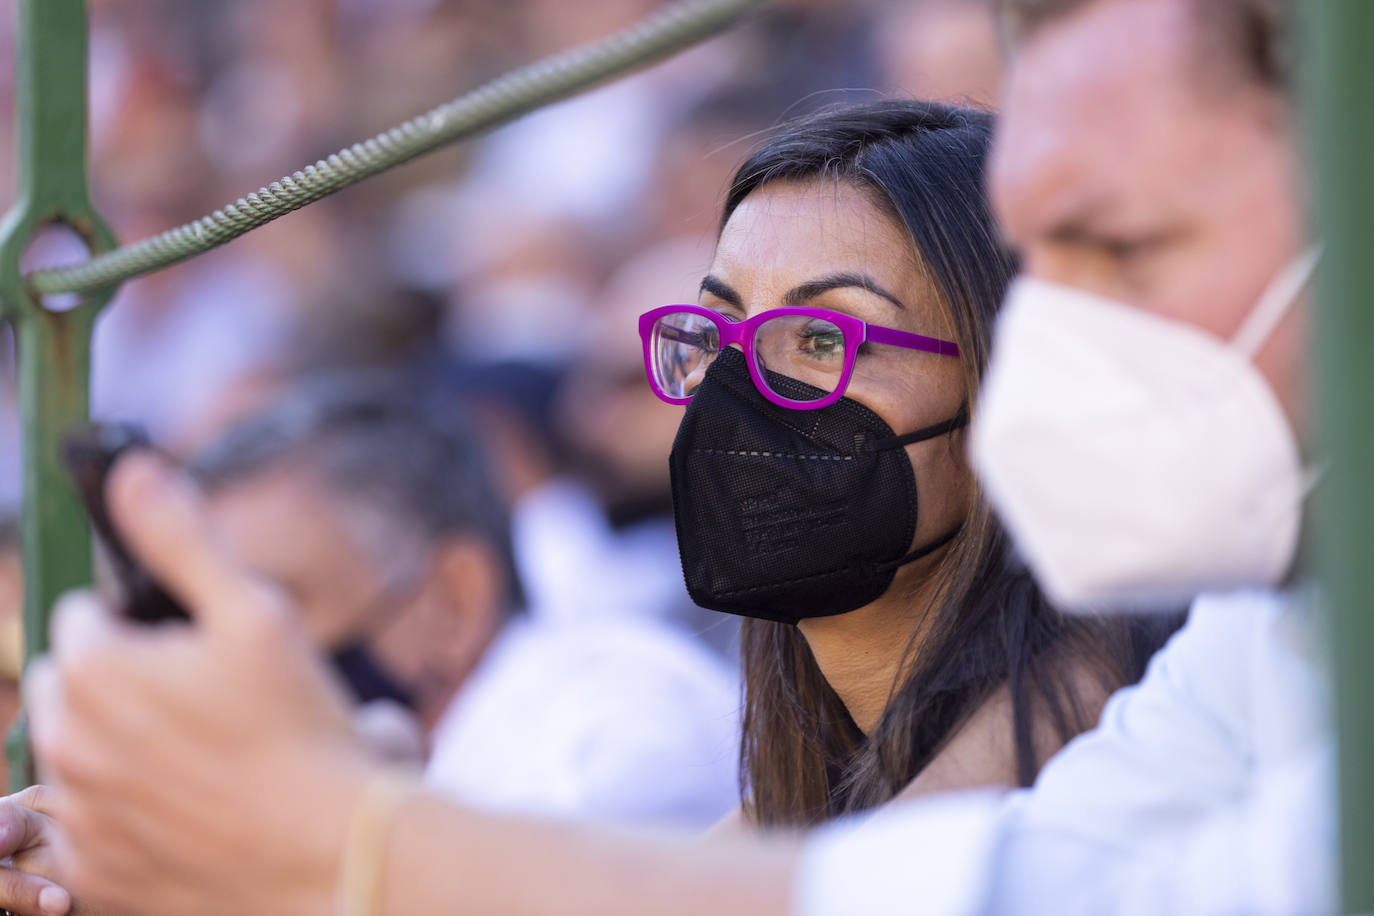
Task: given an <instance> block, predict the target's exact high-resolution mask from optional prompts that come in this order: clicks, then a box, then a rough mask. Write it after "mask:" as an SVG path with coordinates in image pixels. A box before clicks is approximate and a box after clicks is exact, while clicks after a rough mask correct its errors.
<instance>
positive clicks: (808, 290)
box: [782, 273, 906, 311]
mask: <svg viewBox="0 0 1374 916" xmlns="http://www.w3.org/2000/svg"><path fill="white" fill-rule="evenodd" d="M847 287H856V288H858V289H862V290H866V291H868V292H870V293H872V294H873V295H875V296H881V297H882V298H884V299H886V300H887V301H888V302H891V303H892V304H893V305H895V306H897V308H899V309H902V310H903V311H905V310H906V305H905V304H904V303H903V302H902V300H900V299H898V298H897V297H896V296H894V295H893V294H892V293H890V292H888V291H887V290H885V289H883V288H882V287H881V286H879V285H878V282H877V281H876V280H874V279H873V278H872V277H870V276H868V275H867V274H856V273H838V274H830V275H829V276H825V277H821V278H819V279H816V280H812V281H810V282H809V283H803V284H801V285H800V286H794V287H792V288H791V289H789V290H788V291H787V293H786V294H785V295H784V296H783V297H782V303H783V305H789V306H798V305H805V304H806V303H807V302H808V301H810V300H811V299H814V298H816V297H817V296H819V295H820V294H821V293H825V292H829V291H830V290H832V289H845V288H847Z"/></svg>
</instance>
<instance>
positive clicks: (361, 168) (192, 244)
mask: <svg viewBox="0 0 1374 916" xmlns="http://www.w3.org/2000/svg"><path fill="white" fill-rule="evenodd" d="M763 2H764V0H684V2H681V3H678V4H676V5H674V6H672V7H670V8H669V9H666V10H664V11H662V12H660V13H658V14H655V15H653V16H650V17H648V18H646V19H644V20H643V21H641V22H639V23H637V24H635V25H633V26H631V27H629V28H627V29H625V30H624V31H622V32H619V33H617V34H615V35H612V36H610V37H608V38H605V39H602V40H600V41H596V42H592V43H591V44H588V45H584V46H582V47H580V48H575V49H573V50H571V51H566V52H563V53H561V54H557V55H554V56H553V57H549V58H545V59H544V60H542V61H539V62H536V63H534V64H530V65H529V66H526V67H522V68H520V69H518V70H515V71H512V72H511V73H508V74H506V75H504V76H501V77H498V78H497V79H495V80H493V81H492V82H490V83H487V84H486V85H484V86H482V87H481V88H479V89H476V90H474V91H472V92H470V93H468V94H466V95H464V96H461V97H460V98H457V99H455V100H453V101H451V102H448V103H446V104H444V105H440V106H439V107H438V108H435V109H433V110H432V111H429V112H428V113H426V114H422V115H420V116H419V117H416V118H412V119H411V120H409V121H407V122H405V123H404V124H402V125H400V126H398V127H393V128H392V129H391V130H388V131H385V132H383V133H380V134H378V135H377V136H375V137H373V138H372V139H370V140H364V141H362V142H360V143H355V144H353V145H352V146H350V147H348V148H347V149H343V150H340V151H339V152H337V153H335V154H334V155H332V156H329V157H328V158H326V159H322V160H320V161H319V162H316V163H315V164H314V165H308V166H306V167H305V168H303V169H301V170H300V171H298V172H294V173H292V174H291V175H288V176H286V177H285V178H282V179H280V180H278V181H274V182H272V183H271V184H270V185H268V186H267V187H265V188H259V189H258V190H257V191H254V192H252V193H250V194H247V195H245V196H244V197H241V198H239V199H238V200H236V201H235V202H234V203H232V204H229V205H227V206H225V207H223V208H221V209H219V210H216V211H215V212H214V213H211V214H210V215H208V216H204V217H201V218H200V219H198V220H195V221H194V222H190V223H186V224H185V225H183V226H178V227H177V228H175V229H169V230H168V231H166V232H163V233H162V234H160V235H156V236H153V237H152V238H148V239H144V240H143V241H141V242H136V243H134V244H132V245H128V246H125V247H123V248H118V249H116V250H114V251H111V252H108V253H106V254H102V255H98V256H96V257H94V258H91V259H90V260H89V261H86V262H85V263H82V264H75V265H72V266H69V267H52V268H46V269H43V270H37V271H34V272H32V273H30V274H27V275H26V276H25V277H24V281H25V283H26V284H27V285H28V287H29V288H30V289H31V290H32V291H33V292H34V293H36V294H38V295H40V296H43V295H53V294H57V293H85V292H91V291H94V290H100V289H105V288H107V287H111V286H115V285H117V284H119V283H122V282H123V281H125V280H128V279H130V278H132V277H137V276H140V275H142V274H146V273H151V272H153V271H155V270H160V269H161V268H164V267H167V266H169V265H172V264H175V263H177V262H179V261H184V260H186V259H187V258H190V257H193V256H195V255H198V254H201V253H203V252H206V251H209V250H210V249H212V248H216V247H218V246H220V245H223V244H224V243H225V242H228V241H231V240H232V239H236V238H238V237H239V236H241V235H243V234H244V233H246V232H248V231H250V230H252V229H256V228H257V227H258V226H262V225H264V224H266V223H270V222H271V221H272V220H275V219H277V218H278V217H280V216H284V215H286V214H287V213H290V212H292V211H293V210H299V209H300V208H302V207H304V206H306V205H307V204H311V203H314V202H315V201H317V200H319V199H321V198H323V197H327V196H328V195H330V194H333V193H334V192H335V191H338V190H340V189H341V188H345V187H348V186H349V185H352V184H356V183H357V182H359V181H362V180H363V179H364V178H369V177H371V176H373V175H376V174H378V173H380V172H384V171H386V170H387V169H390V168H393V167H395V166H397V165H400V164H402V163H404V162H408V161H410V160H411V159H414V158H416V157H417V156H422V155H424V154H425V153H428V152H432V151H433V150H436V149H438V148H439V147H442V146H445V145H447V144H450V143H453V142H455V141H457V140H461V139H463V138H465V137H470V136H472V135H474V134H477V133H480V132H482V131H485V130H489V129H490V128H492V127H496V126H498V125H500V124H504V123H506V122H507V121H511V120H513V119H514V118H517V117H519V116H520V115H522V114H525V113H527V112H530V111H533V110H534V109H536V108H540V107H542V106H544V105H547V104H549V103H551V102H555V101H558V100H560V99H564V98H567V97H569V96H571V95H575V94H577V93H578V92H581V91H583V90H585V89H588V88H590V87H592V86H595V85H596V84H598V83H601V82H603V81H604V80H606V79H609V78H610V77H612V76H617V75H620V74H623V73H626V72H628V71H631V70H635V69H638V68H641V67H644V66H646V65H648V64H651V63H655V62H657V61H659V60H662V59H663V58H666V57H669V56H671V55H672V54H674V53H676V52H678V51H681V50H683V49H684V48H688V47H690V46H692V45H694V44H697V43H699V42H701V41H703V40H704V39H706V38H709V37H710V36H712V35H714V34H716V33H717V32H720V31H722V30H724V29H725V28H727V27H728V26H730V25H732V24H733V23H735V22H736V21H737V20H739V19H740V18H741V17H743V16H744V15H745V14H747V13H749V12H750V11H752V10H753V9H754V8H756V7H759V6H761V5H762V4H763Z"/></svg>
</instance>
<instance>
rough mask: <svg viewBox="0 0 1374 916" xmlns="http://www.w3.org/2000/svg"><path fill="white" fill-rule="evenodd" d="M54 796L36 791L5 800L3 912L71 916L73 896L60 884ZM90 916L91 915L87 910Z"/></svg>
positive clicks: (0, 869) (1, 809) (0, 875)
mask: <svg viewBox="0 0 1374 916" xmlns="http://www.w3.org/2000/svg"><path fill="white" fill-rule="evenodd" d="M49 798H50V793H49V791H48V790H47V789H46V788H44V787H43V786H33V787H31V788H28V789H25V790H24V791H23V792H20V793H18V794H16V795H11V796H10V797H8V798H6V799H3V800H0V859H3V860H4V863H5V864H4V865H3V866H0V908H3V909H6V910H9V911H10V912H12V913H18V914H20V916H31V914H32V916H63V914H66V913H71V912H73V910H72V901H71V896H70V895H69V894H68V893H67V891H66V890H64V889H63V888H62V887H60V886H58V885H57V884H55V883H53V882H54V881H58V880H60V877H59V873H58V869H57V862H56V854H55V852H54V850H53V844H54V843H55V842H56V841H57V835H56V831H55V830H54V825H53V821H52V818H51V817H50V816H49V814H48V807H47V803H48V801H49ZM76 912H84V913H86V914H88V916H90V914H91V911H90V910H81V911H76Z"/></svg>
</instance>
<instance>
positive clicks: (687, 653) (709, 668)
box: [425, 617, 740, 829]
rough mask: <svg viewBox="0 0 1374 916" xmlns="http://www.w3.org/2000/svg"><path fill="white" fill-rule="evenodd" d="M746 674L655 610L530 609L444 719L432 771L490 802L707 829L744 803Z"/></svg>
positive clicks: (444, 788) (460, 794) (442, 787)
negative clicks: (572, 620) (541, 614)
mask: <svg viewBox="0 0 1374 916" xmlns="http://www.w3.org/2000/svg"><path fill="white" fill-rule="evenodd" d="M739 702H740V695H739V687H738V679H737V678H736V677H735V675H734V674H732V673H731V671H730V670H729V669H728V668H727V667H726V666H725V664H724V663H723V662H722V661H721V660H719V659H718V658H716V657H715V656H714V655H712V654H711V653H710V652H709V650H707V649H705V648H703V647H700V646H698V645H697V644H696V643H695V642H694V641H692V640H690V639H687V638H685V637H682V636H680V635H677V634H675V633H674V632H672V631H670V630H667V629H666V628H664V627H661V626H657V625H654V624H651V623H644V624H633V623H630V622H626V621H617V622H607V621H602V622H579V623H576V624H573V625H558V624H553V623H548V622H544V621H540V620H538V619H530V618H525V617H517V618H515V619H514V620H512V621H511V622H510V623H508V624H507V625H506V627H505V629H504V630H503V631H502V633H501V634H500V635H499V636H498V637H497V639H496V641H495V642H494V643H493V644H492V646H491V648H490V649H489V650H488V651H487V653H486V655H485V656H484V657H483V659H482V662H481V664H480V665H479V666H478V668H477V670H476V671H475V672H474V673H473V674H472V676H471V677H470V678H469V679H468V680H467V682H465V683H464V684H463V686H462V688H461V689H460V690H459V692H458V694H457V695H456V696H455V697H454V699H453V701H452V703H451V704H450V705H449V708H448V709H447V710H446V711H445V713H444V715H443V716H442V718H441V719H440V721H439V724H438V726H437V727H436V729H435V731H434V739H433V749H432V752H431V756H430V761H429V765H428V768H427V769H426V771H425V780H426V782H427V783H429V784H430V785H431V786H433V787H434V788H436V789H438V790H439V791H441V792H444V793H447V794H449V795H451V796H452V797H453V798H455V799H457V800H459V801H462V802H464V803H465V804H470V805H474V806H477V807H481V808H486V809H488V810H499V811H504V812H512V813H522V814H536V815H551V816H556V817H568V818H576V819H578V820H590V821H598V822H602V823H613V824H640V825H662V826H676V827H683V828H693V829H700V828H705V827H707V826H709V825H711V824H713V823H715V821H717V820H718V819H719V818H720V817H721V816H723V815H724V814H725V813H726V812H728V811H730V810H731V809H733V808H734V807H735V806H736V805H737V804H738V803H739V789H738V779H737V775H736V774H737V768H738V747H739V728H740V724H739Z"/></svg>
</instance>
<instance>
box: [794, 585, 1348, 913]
mask: <svg viewBox="0 0 1374 916" xmlns="http://www.w3.org/2000/svg"><path fill="white" fill-rule="evenodd" d="M1313 616H1314V614H1313V609H1312V608H1311V606H1310V603H1309V602H1307V601H1305V600H1303V599H1302V598H1300V597H1295V596H1292V595H1274V594H1270V593H1257V592H1246V593H1237V594H1231V595H1226V596H1204V597H1202V598H1199V599H1198V601H1197V602H1196V603H1195V604H1194V606H1193V611H1192V615H1191V617H1190V619H1189V621H1188V623H1187V625H1186V626H1185V627H1184V628H1183V629H1182V630H1181V631H1179V633H1178V634H1176V635H1175V637H1174V638H1173V640H1171V641H1170V642H1169V644H1168V645H1167V646H1166V647H1165V648H1164V649H1162V650H1161V651H1160V652H1159V654H1158V655H1156V657H1155V658H1154V660H1153V662H1152V663H1151V665H1150V668H1149V671H1148V673H1147V674H1146V676H1145V678H1144V679H1143V680H1142V681H1141V683H1140V684H1139V685H1138V686H1136V687H1133V688H1127V689H1125V690H1122V691H1120V692H1119V693H1117V694H1116V695H1115V696H1114V697H1113V698H1112V699H1111V701H1110V702H1109V703H1108V704H1107V706H1106V708H1105V709H1104V710H1103V714H1102V721H1101V723H1100V725H1099V726H1098V728H1097V729H1095V730H1094V731H1091V732H1088V733H1086V734H1084V735H1081V736H1080V737H1078V738H1077V739H1076V740H1074V741H1073V742H1071V743H1070V744H1069V745H1068V746H1067V747H1066V748H1065V749H1064V750H1063V751H1061V752H1060V753H1059V754H1058V755H1057V756H1056V757H1054V758H1053V759H1052V760H1051V761H1050V762H1049V763H1048V764H1047V765H1046V767H1045V769H1044V770H1043V771H1042V772H1041V775H1040V778H1039V779H1038V781H1037V782H1036V785H1035V786H1034V787H1033V788H1031V789H1026V790H1020V791H1017V792H1013V793H1009V794H1000V795H998V794H991V793H980V794H968V795H962V796H950V797H946V798H940V799H936V800H934V801H931V802H917V803H912V804H908V805H901V806H894V807H892V808H889V809H886V810H884V811H882V812H881V813H879V814H877V815H875V816H873V817H871V818H869V819H868V820H867V821H866V822H861V823H850V824H841V825H837V826H835V827H833V828H830V829H828V830H826V831H823V832H822V833H820V834H818V835H817V836H816V838H815V839H813V840H812V841H811V843H810V845H809V847H808V850H807V853H806V856H805V859H804V861H803V863H802V867H801V868H800V870H799V877H798V882H799V884H798V886H797V889H796V895H795V900H796V910H797V912H798V913H799V914H802V916H838V914H854V913H864V914H885V913H920V914H922V916H954V914H960V916H964V914H994V913H996V914H1003V913H1005V914H1013V913H1014V914H1046V916H1049V914H1053V916H1075V914H1084V916H1089V914H1091V916H1112V914H1123V916H1124V914H1129V916H1136V914H1140V916H1144V914H1169V916H1186V914H1237V916H1267V914H1274V916H1300V914H1306V913H1313V914H1319V913H1329V912H1333V911H1334V909H1335V888H1334V879H1333V875H1334V864H1335V824H1334V818H1333V816H1332V815H1333V804H1332V798H1333V785H1334V781H1333V780H1334V776H1333V768H1334V748H1333V741H1332V738H1331V730H1330V728H1329V725H1328V720H1327V706H1328V701H1327V695H1326V688H1325V684H1324V681H1323V679H1322V677H1321V676H1320V673H1319V671H1318V668H1317V665H1316V664H1315V662H1316V659H1317V657H1318V656H1319V651H1318V649H1316V648H1315V647H1316V646H1317V645H1319V644H1320V638H1319V636H1320V634H1319V632H1317V630H1318V627H1317V624H1316V621H1315V620H1314V619H1313Z"/></svg>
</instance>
